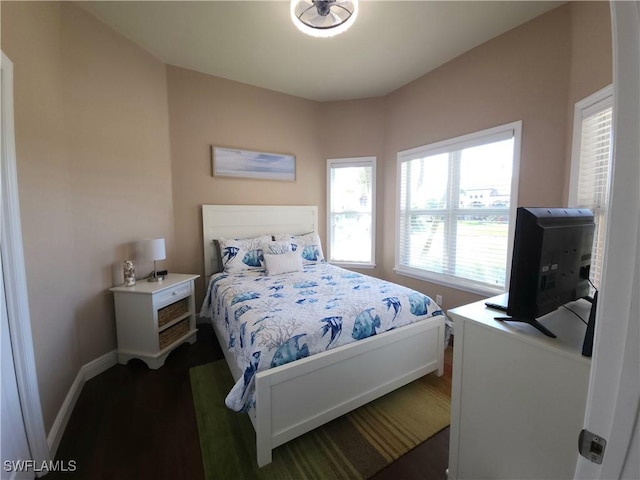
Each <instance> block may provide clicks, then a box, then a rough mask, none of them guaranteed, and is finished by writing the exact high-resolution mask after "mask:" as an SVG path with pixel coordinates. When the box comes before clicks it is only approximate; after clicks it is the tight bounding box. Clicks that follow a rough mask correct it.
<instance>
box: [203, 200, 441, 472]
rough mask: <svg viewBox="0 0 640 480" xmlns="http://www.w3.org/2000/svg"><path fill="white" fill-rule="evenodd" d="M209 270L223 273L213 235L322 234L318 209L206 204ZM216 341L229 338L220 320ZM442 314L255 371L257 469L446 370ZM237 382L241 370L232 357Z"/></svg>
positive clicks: (208, 271) (209, 273)
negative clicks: (304, 438)
mask: <svg viewBox="0 0 640 480" xmlns="http://www.w3.org/2000/svg"><path fill="white" fill-rule="evenodd" d="M202 221H203V236H204V259H205V273H206V278H208V277H209V276H210V275H211V274H212V273H215V272H216V271H217V268H216V266H217V265H218V259H217V258H216V254H215V249H214V246H213V239H216V238H221V237H222V238H247V237H252V236H257V235H261V234H265V233H291V234H301V233H308V232H311V231H317V227H318V208H317V207H316V206H239V205H203V206H202ZM214 330H215V332H216V336H217V337H218V341H220V342H221V345H223V346H224V345H225V341H224V340H223V338H224V337H223V336H222V335H221V332H219V331H218V330H217V328H216V326H215V324H214ZM444 332H445V322H444V316H443V315H440V316H437V317H432V318H430V319H427V320H424V321H421V322H418V323H414V324H411V325H407V326H404V327H401V328H398V329H395V330H392V331H389V332H385V333H382V334H379V335H376V336H373V337H369V338H367V339H364V340H360V341H358V342H355V343H352V344H349V345H344V346H342V347H338V348H335V349H332V350H329V351H327V352H323V353H319V354H316V355H312V356H310V357H307V358H304V359H301V360H297V361H295V362H292V363H288V364H286V365H282V366H280V367H277V368H273V369H270V370H267V371H263V372H259V373H258V374H256V379H255V382H256V407H255V409H254V410H252V411H251V412H250V415H249V416H250V418H251V421H252V423H253V426H254V428H255V431H256V447H257V461H258V465H259V466H261V467H262V466H264V465H266V464H268V463H270V462H271V458H272V450H273V449H274V448H276V447H278V446H279V445H282V444H284V443H286V442H288V441H289V440H292V439H294V438H296V437H298V436H300V435H302V434H304V433H306V432H309V431H311V430H313V429H314V428H317V427H319V426H320V425H323V424H325V423H327V422H329V421H330V420H333V419H334V418H337V417H339V416H341V415H344V414H345V413H347V412H349V411H351V410H353V409H355V408H358V407H360V406H362V405H364V404H366V403H368V402H370V401H372V400H375V399H376V398H378V397H380V396H382V395H385V394H386V393H389V392H391V391H393V390H395V389H397V388H399V387H401V386H403V385H406V384H407V383H410V382H412V381H414V380H416V379H418V378H420V377H422V376H424V375H426V374H428V373H431V372H434V371H436V372H437V374H438V375H442V373H443V368H444ZM223 351H224V353H225V358H226V360H227V364H228V365H229V368H230V370H231V373H232V375H233V378H234V379H235V380H236V381H237V380H238V379H239V378H240V377H241V376H242V374H243V372H242V371H241V370H240V369H239V368H238V367H237V366H236V365H235V363H234V362H233V360H232V359H231V358H230V357H229V356H227V350H226V349H224V348H223Z"/></svg>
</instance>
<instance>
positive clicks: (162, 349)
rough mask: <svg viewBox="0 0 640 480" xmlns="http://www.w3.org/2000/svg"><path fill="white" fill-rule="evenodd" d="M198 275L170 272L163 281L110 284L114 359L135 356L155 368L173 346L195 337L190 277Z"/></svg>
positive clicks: (193, 301)
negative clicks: (129, 285)
mask: <svg viewBox="0 0 640 480" xmlns="http://www.w3.org/2000/svg"><path fill="white" fill-rule="evenodd" d="M199 276H200V275H189V274H179V273H170V274H169V275H167V276H166V277H165V279H164V281H163V282H159V283H156V282H147V281H146V280H138V281H137V282H136V284H135V285H134V286H132V287H125V286H118V287H113V288H110V289H109V291H111V292H113V294H114V301H115V307H116V328H117V333H118V362H119V363H121V364H123V365H124V364H126V363H127V362H128V361H129V360H131V359H132V358H139V359H140V360H142V361H144V362H145V363H146V364H147V365H148V366H149V368H151V369H153V370H157V369H158V368H160V367H161V366H162V365H164V361H165V359H166V358H167V356H168V355H169V353H171V351H172V350H173V349H174V348H176V347H177V346H179V345H181V344H183V343H185V342H189V343H192V344H193V343H195V341H196V332H197V330H196V309H195V297H194V293H195V288H194V280H195V279H196V278H198V277H199Z"/></svg>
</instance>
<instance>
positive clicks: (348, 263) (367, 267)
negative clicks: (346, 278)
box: [329, 261, 376, 270]
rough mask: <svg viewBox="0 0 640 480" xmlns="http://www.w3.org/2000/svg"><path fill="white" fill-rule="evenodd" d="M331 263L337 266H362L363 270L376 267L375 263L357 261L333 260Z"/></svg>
mask: <svg viewBox="0 0 640 480" xmlns="http://www.w3.org/2000/svg"><path fill="white" fill-rule="evenodd" d="M329 263H330V264H331V265H335V266H336V267H342V268H361V269H363V270H373V269H374V268H376V264H375V263H355V262H331V261H329Z"/></svg>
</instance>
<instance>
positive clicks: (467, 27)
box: [78, 0, 563, 101]
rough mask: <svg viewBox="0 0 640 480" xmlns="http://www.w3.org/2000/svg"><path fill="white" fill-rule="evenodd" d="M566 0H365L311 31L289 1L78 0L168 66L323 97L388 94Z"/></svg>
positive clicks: (338, 98)
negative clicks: (348, 23) (351, 12)
mask: <svg viewBox="0 0 640 480" xmlns="http://www.w3.org/2000/svg"><path fill="white" fill-rule="evenodd" d="M562 3H563V2H542V1H505V2H500V1H466V2H463V1H396V0H389V1H382V0H380V1H375V0H361V2H360V12H359V14H358V18H357V20H356V23H355V24H354V25H353V27H352V28H351V29H350V30H348V31H347V32H345V33H343V34H340V35H337V36H335V37H331V38H313V37H309V36H307V35H304V34H303V33H301V32H300V31H298V30H297V29H296V28H295V27H294V25H293V24H292V22H291V17H290V13H289V2H288V1H245V0H237V1H194V2H187V1H158V2H156V1H141V2H134V1H108V2H91V1H89V2H87V1H82V2H78V5H79V6H80V7H81V8H83V9H85V10H86V11H88V12H90V13H92V14H93V15H95V16H96V17H98V18H99V19H100V20H102V21H103V22H104V23H106V24H107V25H109V26H110V27H112V28H113V29H114V30H116V31H118V32H120V33H121V34H122V35H124V36H125V37H127V38H129V39H130V40H132V41H133V42H135V43H137V44H138V45H140V46H141V47H143V48H144V49H145V50H147V51H149V52H150V53H151V54H153V55H154V56H155V57H157V58H158V59H160V60H162V61H163V62H165V63H167V64H169V65H175V66H179V67H183V68H188V69H191V70H196V71H199V72H203V73H207V74H210V75H215V76H218V77H223V78H227V79H230V80H235V81H238V82H242V83H247V84H250V85H256V86H259V87H264V88H268V89H270V90H275V91H279V92H284V93H288V94H291V95H296V96H299V97H304V98H309V99H312V100H317V101H332V100H346V99H355V98H365V97H375V96H381V95H386V94H388V93H390V92H392V91H394V90H396V89H397V88H399V87H401V86H403V85H406V84H407V83H409V82H411V81H413V80H415V79H417V78H419V77H421V76H422V75H424V74H425V73H427V72H429V71H431V70H433V69H435V68H437V67H438V66H440V65H442V64H444V63H446V62H447V61H449V60H451V59H453V58H455V57H456V56H458V55H460V54H462V53H463V52H466V51H468V50H470V49H472V48H473V47H475V46H477V45H480V44H481V43H484V42H486V41H487V40H489V39H491V38H494V37H496V36H498V35H500V34H502V33H504V32H506V31H508V30H510V29H512V28H514V27H516V26H518V25H520V24H522V23H524V22H527V21H528V20H530V19H532V18H534V17H536V16H538V15H541V14H542V13H544V12H546V11H548V10H551V9H553V8H555V7H557V6H559V5H560V4H562Z"/></svg>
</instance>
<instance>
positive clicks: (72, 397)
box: [47, 350, 118, 459]
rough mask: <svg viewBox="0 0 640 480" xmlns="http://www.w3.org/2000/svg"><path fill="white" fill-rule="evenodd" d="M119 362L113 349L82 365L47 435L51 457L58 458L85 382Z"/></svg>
mask: <svg viewBox="0 0 640 480" xmlns="http://www.w3.org/2000/svg"><path fill="white" fill-rule="evenodd" d="M117 363H118V356H117V355H116V351H115V350H112V351H110V352H108V353H105V354H104V355H102V356H101V357H98V358H96V359H95V360H92V361H90V362H89V363H86V364H85V365H83V366H82V367H80V370H79V371H78V375H76V378H75V380H74V381H73V383H72V384H71V388H69V392H68V393H67V396H66V397H65V399H64V402H62V406H61V407H60V411H59V412H58V415H57V416H56V420H55V421H54V422H53V426H52V427H51V430H50V431H49V435H47V443H48V444H49V455H50V458H52V459H54V458H56V452H57V451H58V446H59V445H60V440H62V434H63V433H64V431H65V429H66V428H67V423H69V418H71V412H73V408H74V407H75V405H76V402H77V401H78V397H79V396H80V392H82V387H84V384H85V382H86V381H87V380H90V379H92V378H93V377H95V376H96V375H99V374H101V373H102V372H104V371H105V370H108V369H109V368H111V367H113V366H114V365H116V364H117Z"/></svg>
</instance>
